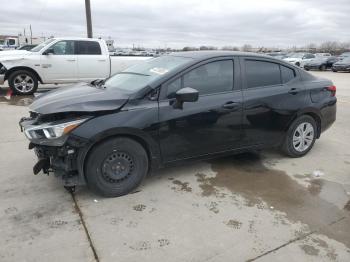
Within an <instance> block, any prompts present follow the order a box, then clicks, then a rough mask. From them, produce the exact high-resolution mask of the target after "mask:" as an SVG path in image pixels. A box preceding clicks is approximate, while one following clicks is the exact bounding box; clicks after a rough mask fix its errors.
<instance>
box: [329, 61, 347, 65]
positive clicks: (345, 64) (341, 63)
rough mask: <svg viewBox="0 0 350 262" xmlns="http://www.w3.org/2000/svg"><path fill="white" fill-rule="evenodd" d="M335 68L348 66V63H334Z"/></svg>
mask: <svg viewBox="0 0 350 262" xmlns="http://www.w3.org/2000/svg"><path fill="white" fill-rule="evenodd" d="M333 65H335V66H350V62H344V61H339V62H336V63H334V64H333Z"/></svg>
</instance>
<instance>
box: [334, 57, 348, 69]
mask: <svg viewBox="0 0 350 262" xmlns="http://www.w3.org/2000/svg"><path fill="white" fill-rule="evenodd" d="M332 71H333V72H337V71H346V72H350V57H344V58H343V60H340V61H338V62H336V63H334V64H333V66H332Z"/></svg>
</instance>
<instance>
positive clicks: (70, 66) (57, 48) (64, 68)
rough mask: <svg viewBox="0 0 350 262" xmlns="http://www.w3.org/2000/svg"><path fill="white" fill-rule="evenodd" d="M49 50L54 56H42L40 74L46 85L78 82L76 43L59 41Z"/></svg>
mask: <svg viewBox="0 0 350 262" xmlns="http://www.w3.org/2000/svg"><path fill="white" fill-rule="evenodd" d="M49 49H52V50H53V54H48V55H45V54H43V55H41V58H40V70H39V71H40V72H39V74H40V75H41V76H42V77H43V81H44V82H45V83H63V82H74V81H76V80H77V56H76V55H75V45H74V41H71V40H62V41H58V42H56V43H55V44H53V45H52V46H50V47H49Z"/></svg>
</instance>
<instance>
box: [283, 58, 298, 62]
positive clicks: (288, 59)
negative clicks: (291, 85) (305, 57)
mask: <svg viewBox="0 0 350 262" xmlns="http://www.w3.org/2000/svg"><path fill="white" fill-rule="evenodd" d="M283 60H285V61H287V62H293V61H300V60H301V59H300V58H297V57H287V58H284V59H283Z"/></svg>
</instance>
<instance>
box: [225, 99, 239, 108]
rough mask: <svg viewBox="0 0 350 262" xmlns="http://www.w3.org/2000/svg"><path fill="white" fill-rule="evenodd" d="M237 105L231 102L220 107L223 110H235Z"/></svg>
mask: <svg viewBox="0 0 350 262" xmlns="http://www.w3.org/2000/svg"><path fill="white" fill-rule="evenodd" d="M238 106H239V104H238V103H236V102H233V101H230V102H227V103H225V104H223V105H222V107H223V108H225V109H236V108H238Z"/></svg>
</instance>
